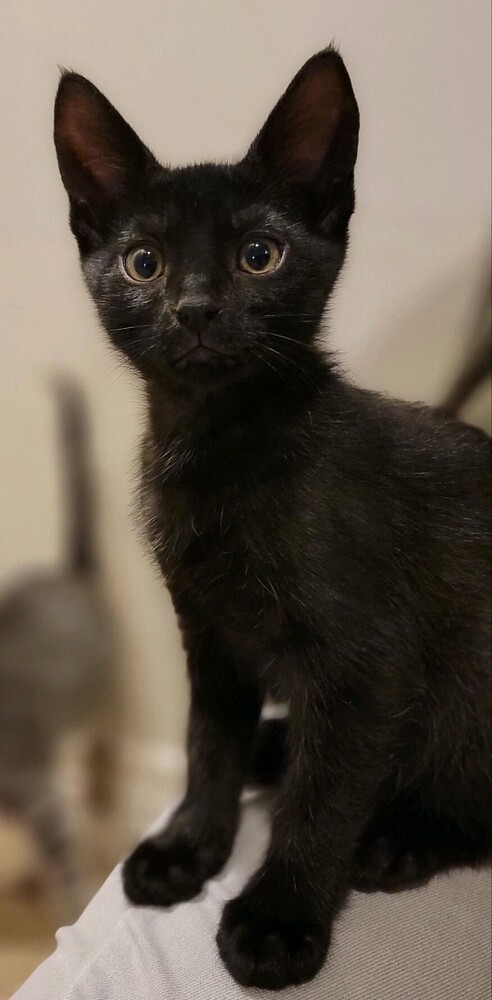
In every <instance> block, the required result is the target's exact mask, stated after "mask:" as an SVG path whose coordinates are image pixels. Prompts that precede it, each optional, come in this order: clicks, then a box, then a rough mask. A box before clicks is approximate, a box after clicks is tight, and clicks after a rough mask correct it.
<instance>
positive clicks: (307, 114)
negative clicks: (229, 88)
mask: <svg viewBox="0 0 492 1000" xmlns="http://www.w3.org/2000/svg"><path fill="white" fill-rule="evenodd" d="M358 136H359V110H358V107H357V102H356V100H355V96H354V92H353V90H352V84H351V82H350V77H349V75H348V73H347V70H346V69H345V65H344V63H343V60H342V58H341V56H340V55H339V54H338V52H337V51H336V50H335V49H334V48H328V49H325V50H324V51H323V52H319V53H318V54H317V55H315V56H313V57H312V59H310V60H309V61H308V62H307V63H305V65H304V66H303V67H302V69H301V70H300V71H299V73H298V74H297V76H295V77H294V79H293V80H292V83H291V84H290V86H289V87H288V88H287V90H286V92H285V94H284V95H283V96H282V97H281V98H280V100H279V102H278V103H277V105H276V106H275V108H274V109H273V111H272V112H271V114H270V115H269V117H268V118H267V121H266V122H265V124H264V126H263V128H262V129H261V132H260V133H259V135H258V136H257V138H256V139H255V141H254V142H253V144H252V146H251V148H250V150H249V152H248V154H247V157H246V161H245V162H246V163H248V162H251V163H255V164H256V166H257V167H258V166H259V167H260V169H261V171H262V173H263V174H264V176H265V180H266V181H267V182H268V183H269V184H271V185H272V187H278V186H279V185H280V187H281V188H284V189H290V190H291V191H292V190H295V191H296V192H297V194H301V195H302V194H304V197H305V198H307V200H308V202H310V204H311V206H312V209H313V211H314V213H315V220H314V221H316V223H317V224H318V225H324V226H325V227H326V225H327V224H329V227H330V228H332V226H333V223H334V221H335V220H336V219H338V223H339V222H340V218H341V217H342V216H343V217H344V218H345V225H346V223H347V222H348V218H349V217H350V215H351V212H352V210H353V205H354V193H353V171H354V166H355V161H356V158H357V144H358ZM347 213H348V214H347Z"/></svg>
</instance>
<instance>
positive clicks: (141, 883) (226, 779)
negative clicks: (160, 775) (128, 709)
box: [123, 632, 261, 906]
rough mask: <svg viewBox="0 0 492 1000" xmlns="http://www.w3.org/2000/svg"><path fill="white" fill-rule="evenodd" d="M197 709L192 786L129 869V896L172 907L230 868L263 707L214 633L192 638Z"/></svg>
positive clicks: (191, 729)
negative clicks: (229, 863)
mask: <svg viewBox="0 0 492 1000" xmlns="http://www.w3.org/2000/svg"><path fill="white" fill-rule="evenodd" d="M186 641H187V645H188V670H189V676H190V682H191V707H190V716H189V724H188V783H187V790H186V794H185V797H184V799H183V802H182V803H181V805H180V806H179V807H178V809H177V811H176V812H175V813H174V816H173V817H172V819H171V821H170V823H169V825H168V826H167V827H166V828H165V829H164V830H163V831H162V832H161V833H159V834H157V835H156V836H153V837H150V838H149V839H148V840H144V841H143V843H141V844H140V845H139V846H138V847H137V848H136V850H135V851H134V852H133V854H131V855H130V857H129V858H128V860H127V861H126V863H125V865H124V868H123V882H124V888H125V892H126V895H127V896H128V898H129V899H130V900H132V902H134V903H139V904H142V905H145V904H147V905H156V906H170V905H171V904H172V903H177V902H180V901H181V900H184V899H191V897H193V896H196V895H197V893H198V892H200V889H201V888H202V886H203V884H204V882H205V881H206V880H207V879H208V878H210V877H211V876H212V875H215V874H216V873H217V872H218V871H220V869H221V868H222V866H223V865H224V863H225V861H226V860H227V858H228V856H229V854H230V852H231V848H232V844H233V840H234V835H235V832H236V828H237V823H238V816H239V796H240V793H241V789H242V787H243V784H244V781H245V778H246V775H247V772H248V767H249V760H250V756H251V751H252V743H253V737H254V733H255V730H256V727H257V724H258V718H259V714H260V709H261V699H260V694H259V689H258V686H257V684H256V682H255V680H254V678H252V677H248V676H243V675H242V674H241V673H240V672H239V671H238V669H237V668H236V665H235V663H234V662H233V661H232V659H231V657H230V656H229V655H228V653H227V652H226V651H225V650H224V649H223V648H222V647H221V644H220V642H219V641H218V640H217V639H216V637H215V636H213V635H212V634H211V633H210V632H202V633H199V634H196V633H194V634H193V633H191V632H188V633H187V634H186Z"/></svg>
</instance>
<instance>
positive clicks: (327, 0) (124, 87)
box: [0, 0, 490, 823]
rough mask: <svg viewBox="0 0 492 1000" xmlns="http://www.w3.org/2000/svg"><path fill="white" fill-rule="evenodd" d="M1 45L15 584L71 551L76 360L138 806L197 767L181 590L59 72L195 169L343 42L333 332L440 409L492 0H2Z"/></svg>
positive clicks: (383, 374)
mask: <svg viewBox="0 0 492 1000" xmlns="http://www.w3.org/2000/svg"><path fill="white" fill-rule="evenodd" d="M2 38H3V41H2V53H1V59H0V79H1V95H2V97H1V132H0V134H1V153H0V157H1V163H0V171H1V173H0V198H1V210H0V227H1V228H0V259H1V267H0V281H1V283H2V288H1V295H0V311H1V322H0V337H1V352H0V380H1V393H0V470H1V486H0V491H1V492H0V584H3V583H4V582H6V581H8V580H9V579H10V578H11V577H12V575H14V574H16V573H17V572H18V571H20V570H22V569H24V568H26V567H31V566H32V565H33V564H34V565H46V564H50V563H53V562H55V561H56V560H57V559H58V558H59V555H60V551H61V537H62V536H61V530H60V511H61V497H60V494H59V489H58V478H57V472H58V470H57V453H56V447H55V441H54V423H53V420H54V414H53V409H52V401H51V399H50V395H49V390H48V388H47V386H46V384H45V381H44V379H45V376H46V374H47V373H48V372H49V370H50V369H52V368H54V367H61V368H68V369H71V370H73V371H75V372H77V373H78V375H79V376H80V379H81V380H82V381H83V383H84V385H85V386H86V388H87V392H88V394H89V397H90V403H91V409H92V413H93V422H94V434H95V446H96V454H97V473H98V487H99V493H100V498H101V544H102V546H103V550H104V559H105V565H106V567H107V573H108V577H109V579H110V581H111V584H112V587H113V593H114V599H115V603H116V606H117V608H118V610H119V612H120V614H121V616H122V618H123V620H124V629H125V663H124V668H125V672H124V676H125V688H126V694H127V698H126V700H127V717H128V727H127V728H128V760H129V762H130V763H131V767H130V768H129V771H128V774H129V778H128V781H129V785H130V786H131V787H132V788H133V789H134V791H133V795H134V805H135V803H136V806H135V808H136V812H137V814H139V807H140V806H142V803H143V801H144V796H143V793H142V794H141V797H140V799H139V794H140V792H141V788H142V781H143V780H144V779H143V777H142V775H143V774H144V772H145V774H147V778H146V780H147V781H150V783H151V784H152V781H151V780H150V779H149V778H148V766H147V765H148V764H149V762H150V761H152V762H153V763H152V767H154V768H155V771H156V773H157V772H159V773H160V772H166V771H169V773H171V772H173V770H175V769H176V768H177V767H178V766H179V762H180V757H179V754H176V752H175V749H174V748H175V747H176V746H177V745H179V743H180V741H181V739H182V732H183V721H184V714H185V707H186V682H185V674H184V670H183V662H182V660H183V657H182V653H181V650H180V643H179V637H178V635H177V632H176V627H175V624H174V619H173V614H172V610H171V607H170V602H169V599H168V597H167V594H166V593H165V591H164V588H163V587H162V585H161V584H160V582H159V580H158V579H157V575H156V572H155V571H154V569H153V568H152V566H151V564H150V561H149V560H148V559H147V558H146V557H145V556H144V554H143V550H142V547H141V544H140V542H139V541H138V538H137V536H136V533H135V531H134V529H133V528H132V524H131V514H130V512H131V493H132V488H133V485H132V484H133V479H134V471H133V463H134V458H135V455H136V442H137V439H138V435H139V432H140V430H141V428H142V406H141V403H140V391H139V387H138V385H137V383H136V381H134V380H133V379H132V377H131V376H129V375H128V374H126V373H125V372H123V370H122V368H121V366H120V365H119V362H118V360H117V358H116V357H115V356H114V355H112V354H111V353H110V351H109V349H107V348H106V346H105V341H104V336H103V335H102V333H101V332H100V330H99V329H98V326H97V322H96V319H95V316H94V311H93V308H92V306H91V304H90V302H89V299H88V297H87V295H86V293H85V290H84V288H83V285H82V281H81V278H80V275H79V270H78V262H77V254H76V248H75V243H74V241H73V239H72V237H71V235H70V233H69V229H68V225H67V212H66V199H65V194H64V191H63V189H62V185H61V182H60V180H59V177H58V172H57V167H56V161H55V155H54V150H53V147H52V141H51V128H52V104H53V98H54V94H55V90H56V86H57V79H58V70H57V64H60V65H65V66H68V67H70V68H74V69H77V70H78V71H80V72H82V73H84V74H85V75H87V76H88V77H90V78H91V79H92V80H93V81H94V82H95V83H97V84H98V86H99V87H100V88H101V89H102V90H103V91H104V92H105V93H106V94H107V96H108V97H109V98H110V99H111V100H112V101H113V102H114V103H115V104H116V105H117V107H118V108H119V110H120V111H121V112H122V113H123V114H124V115H125V117H127V118H128V120H129V121H130V122H131V124H132V125H133V126H134V127H135V128H136V130H137V131H138V132H139V133H140V134H141V136H142V138H143V139H144V140H145V141H146V142H147V143H148V145H150V147H151V148H152V149H153V150H154V152H155V153H156V154H157V155H158V156H159V157H160V158H162V159H163V160H165V161H167V162H171V163H182V162H185V161H190V160H201V159H205V158H207V157H214V158H218V159H220V158H234V157H236V156H239V155H241V153H242V152H243V151H244V150H245V149H246V147H247V145H248V143H249V142H250V140H251V138H252V137H253V135H254V134H255V130H257V129H258V127H259V126H260V125H261V123H262V121H263V119H264V117H265V116H266V114H267V113H268V111H269V110H270V108H271V107H272V105H273V103H274V102H275V101H276V99H277V97H278V96H279V95H280V93H281V92H282V90H283V89H284V88H285V86H286V85H287V83H288V82H289V80H290V78H291V76H292V75H293V74H294V72H296V70H297V69H298V68H299V66H300V65H301V64H302V62H303V61H304V60H305V59H306V58H307V57H308V56H310V55H311V54H312V53H313V52H314V51H316V50H317V49H319V48H322V47H323V46H325V45H326V44H327V43H328V42H329V41H330V40H332V39H335V40H336V42H337V43H338V44H339V46H340V48H341V51H342V53H343V55H344V57H345V59H346V62H347V65H348V67H349V70H350V73H351V75H352V79H353V83H354V87H355V90H356V94H357V97H358V100H359V104H360V109H361V117H362V133H361V145H360V156H359V166H358V170H357V186H358V207H357V213H356V216H355V219H354V222H353V226H352V241H351V250H350V255H349V260H348V264H347V267H346V270H345V273H344V276H343V279H342V280H341V282H340V284H339V286H338V290H337V293H336V296H335V299H334V302H333V305H332V307H331V309H330V321H329V325H330V330H331V333H330V336H331V340H332V343H333V344H335V345H336V347H337V349H338V350H339V353H340V357H341V359H342V360H343V361H344V363H345V364H346V366H347V367H348V368H349V370H350V371H351V372H352V373H353V374H354V375H355V376H356V377H357V378H358V379H359V380H360V381H361V382H363V383H365V384H367V385H370V386H375V387H378V388H383V389H385V390H387V391H389V392H392V393H395V394H401V395H403V396H407V397H411V398H423V399H427V400H431V401H437V400H438V399H439V398H440V396H441V394H442V392H443V390H444V388H445V387H446V386H447V384H448V381H449V379H450V377H451V376H452V374H453V373H454V372H455V371H456V370H457V368H458V367H459V365H460V362H461V358H462V356H463V354H464V353H465V351H466V331H467V324H468V323H469V320H470V310H471V309H472V308H473V303H474V300H475V298H476V294H477V290H478V288H479V286H480V283H481V281H482V279H483V273H484V269H485V268H486V266H487V260H488V228H489V218H490V130H489V123H490V97H489V94H490V56H489V46H490V23H489V3H488V0H471V2H469V3H464V2H463V0H461V2H458V0H414V2H413V3H408V2H403V0H367V2H364V0H358V2H354V0H343V2H342V0H337V2H336V3H335V2H332V0H303V2H299V0H249V2H248V3H240V2H238V0H207V2H202V3H200V2H198V0H196V2H190V0H181V2H177V0H146V2H140V3H137V2H135V0H79V2H77V0H46V2H44V3H43V2H40V0H17V2H16V3H15V4H13V3H11V4H9V5H8V6H7V4H4V5H3V7H2ZM485 402H486V400H485ZM482 405H484V399H482ZM146 768H147V770H146ZM157 794H158V795H159V796H160V794H161V793H160V792H159V791H158V792H157ZM145 801H147V800H145ZM157 802H159V798H157V799H156V807H157ZM142 808H144V807H143V806H142ZM144 811H145V810H144ZM140 822H141V818H139V823H140Z"/></svg>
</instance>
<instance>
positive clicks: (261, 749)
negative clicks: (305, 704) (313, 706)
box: [247, 716, 289, 786]
mask: <svg viewBox="0 0 492 1000" xmlns="http://www.w3.org/2000/svg"><path fill="white" fill-rule="evenodd" d="M288 725H289V722H288V718H287V717H285V716H284V717H282V718H266V719H262V720H261V721H260V724H259V726H258V729H257V731H256V735H255V738H254V743H253V752H252V758H251V764H250V768H249V774H248V779H247V781H248V784H250V785H262V786H263V785H276V784H278V782H279V781H280V779H281V777H282V775H283V774H284V772H285V769H286V766H287V736H288Z"/></svg>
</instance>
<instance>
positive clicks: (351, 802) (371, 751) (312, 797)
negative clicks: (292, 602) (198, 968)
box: [217, 664, 385, 990]
mask: <svg viewBox="0 0 492 1000" xmlns="http://www.w3.org/2000/svg"><path fill="white" fill-rule="evenodd" d="M323 674H326V666H325V665H323V664H318V665H317V666H316V664H313V670H312V671H310V672H308V673H306V671H302V672H301V671H300V672H299V678H298V679H299V681H300V684H299V685H298V687H297V690H293V693H292V697H291V701H290V752H289V761H288V766H287V772H286V775H285V778H284V781H283V785H282V790H281V793H280V796H279V800H278V803H277V809H276V812H275V816H274V821H273V829H272V839H271V844H270V848H269V851H268V854H267V857H266V859H265V861H264V863H263V865H262V867H261V868H260V869H259V871H258V872H257V873H256V874H255V875H254V876H253V878H252V879H251V880H250V882H249V883H248V884H247V886H246V888H245V889H244V890H243V892H242V893H241V895H240V896H238V897H237V898H236V899H233V900H231V901H230V902H229V903H227V905H226V907H225V909H224V912H223V915H222V920H221V924H220V927H219V932H218V935H217V944H218V947H219V952H220V954H221V956H222V959H223V961H224V963H225V965H226V966H227V968H228V969H229V971H230V973H231V974H232V976H233V977H234V979H235V980H236V981H237V982H238V983H240V985H242V986H248V987H251V986H254V987H260V988H263V989H272V990H278V989H282V988H284V987H287V986H289V985H291V984H294V983H302V982H305V981H307V980H309V979H311V978H312V977H313V976H314V975H315V974H316V973H317V972H318V971H319V969H320V968H321V966H322V964H323V962H324V959H325V956H326V952H327V949H328V945H329V941H330V934H331V926H332V923H333V920H334V918H335V916H336V915H337V913H338V911H339V909H340V908H341V906H342V904H343V901H344V899H345V896H346V893H347V891H348V887H349V881H350V875H351V859H352V855H353V853H354V850H355V844H356V841H357V837H358V836H359V834H360V831H361V829H362V827H363V825H364V821H365V820H366V818H367V814H368V812H369V811H370V809H371V807H372V802H373V799H374V794H375V790H376V788H377V786H378V784H379V782H380V780H381V767H380V765H379V761H380V760H382V759H383V757H384V752H383V749H382V748H383V745H385V742H384V740H383V736H382V734H383V727H382V726H378V725H377V722H376V718H375V717H374V718H373V719H372V720H370V715H369V712H370V709H369V703H368V702H365V704H364V706H362V705H361V704H359V705H356V704H355V703H354V700H353V699H351V698H350V696H347V692H345V694H344V692H343V690H341V687H342V686H340V687H339V688H338V690H337V691H336V692H335V690H332V691H331V692H323V690H320V681H322V680H323ZM374 726H375V728H374ZM376 732H377V736H376V735H375V733H376Z"/></svg>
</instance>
